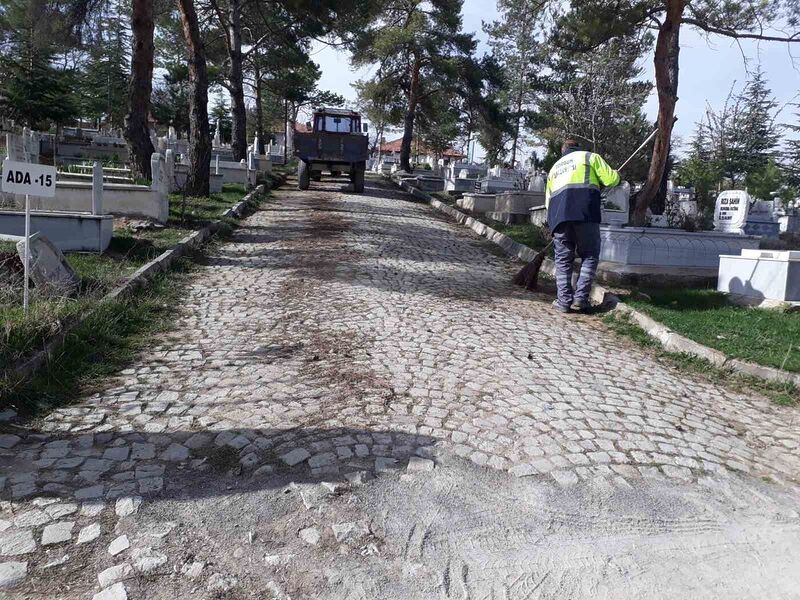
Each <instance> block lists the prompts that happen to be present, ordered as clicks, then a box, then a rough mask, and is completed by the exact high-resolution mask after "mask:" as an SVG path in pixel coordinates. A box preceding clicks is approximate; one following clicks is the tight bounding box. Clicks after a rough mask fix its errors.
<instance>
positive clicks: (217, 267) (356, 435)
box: [0, 181, 800, 598]
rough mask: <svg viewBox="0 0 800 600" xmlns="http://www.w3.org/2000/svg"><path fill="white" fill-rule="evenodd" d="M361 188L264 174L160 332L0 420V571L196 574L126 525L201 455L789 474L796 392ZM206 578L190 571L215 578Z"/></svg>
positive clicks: (49, 587)
mask: <svg viewBox="0 0 800 600" xmlns="http://www.w3.org/2000/svg"><path fill="white" fill-rule="evenodd" d="M368 185H369V187H368V193H367V194H365V195H363V196H360V195H351V194H345V193H340V188H341V187H342V184H339V183H325V184H315V185H314V187H315V188H316V191H311V192H305V193H300V192H296V191H292V190H281V191H279V192H278V194H277V198H276V201H275V202H271V203H270V204H267V205H265V207H264V210H261V211H259V212H257V213H256V214H255V215H253V216H252V217H250V218H249V219H248V220H247V221H246V223H245V225H244V227H243V228H241V229H240V230H238V231H237V232H236V233H235V235H234V236H233V238H232V239H231V240H230V241H229V242H228V243H225V244H224V245H222V246H221V247H219V248H218V249H217V250H216V251H215V252H214V254H213V256H211V257H210V258H208V259H205V260H204V261H203V263H202V264H201V265H200V266H199V268H198V269H197V271H196V272H195V273H194V274H193V275H192V278H191V282H190V284H189V288H188V290H187V293H186V299H185V304H184V306H183V307H181V310H180V315H179V317H178V321H177V324H176V328H175V331H174V332H173V333H171V334H169V335H167V336H164V337H163V338H162V339H158V340H154V342H153V347H152V349H151V351H148V352H147V353H146V354H144V355H142V356H141V357H140V358H139V359H138V360H137V361H136V363H135V365H134V366H133V367H132V368H130V369H128V370H126V371H124V372H122V373H120V375H119V376H118V377H116V378H115V379H114V380H112V381H111V382H110V383H109V385H108V387H107V388H106V389H105V390H104V391H103V392H102V393H99V394H96V395H94V396H92V397H87V398H85V399H83V400H82V401H80V402H78V403H76V404H75V405H73V406H71V407H69V408H63V409H60V410H57V411H55V412H53V413H52V414H50V415H49V416H47V417H46V418H45V419H44V420H43V421H42V422H40V423H38V424H36V427H35V428H33V429H23V430H15V431H9V432H8V433H5V434H0V449H1V450H0V452H1V454H0V467H2V473H1V474H0V490H2V494H3V498H4V500H3V502H2V505H0V561H4V562H3V564H2V565H0V584H5V585H7V586H11V585H15V586H16V587H15V588H13V589H14V590H15V591H14V592H13V593H17V594H19V595H20V596H25V597H27V596H28V595H30V596H31V597H76V598H77V597H92V595H93V594H95V593H98V592H99V593H100V594H101V595H100V596H98V597H100V598H124V597H125V594H126V593H132V594H134V595H133V596H132V597H140V596H138V595H136V594H135V593H134V592H132V591H131V590H132V589H133V588H132V587H131V585H130V584H129V583H125V582H126V581H129V580H131V578H132V577H139V578H140V579H139V584H138V585H140V586H143V585H145V583H146V577H147V576H148V575H153V574H158V573H164V572H167V573H170V572H171V573H174V572H176V571H179V572H182V573H183V574H184V575H185V574H186V572H187V571H188V572H189V573H188V576H190V577H196V578H197V579H198V580H199V579H200V578H201V577H205V576H206V575H205V573H206V572H207V570H206V571H203V573H204V574H202V575H201V571H202V570H203V564H204V563H201V562H194V561H192V560H190V559H187V558H186V557H184V558H183V559H182V561H183V562H181V563H180V564H178V563H175V560H176V559H173V558H172V557H170V556H169V555H168V553H167V552H166V551H165V550H160V549H159V547H160V546H159V542H158V540H161V539H163V538H165V537H168V536H169V535H170V533H169V532H170V527H168V526H167V527H166V529H165V531H164V532H155V533H153V532H152V531H151V532H150V533H148V534H147V535H149V536H150V537H149V538H147V537H146V536H144V537H142V536H143V535H144V534H141V532H138V530H135V529H130V535H129V536H128V537H126V534H124V533H123V532H124V531H126V527H128V526H130V527H133V525H126V524H130V523H135V522H136V519H137V515H139V514H140V512H139V511H140V507H142V506H148V505H149V504H151V503H153V502H156V501H158V499H159V498H170V497H176V496H179V495H180V494H181V493H182V492H183V491H185V490H186V489H187V488H189V487H191V489H192V494H193V497H195V498H203V497H214V496H215V495H216V494H218V492H219V487H218V486H219V485H222V484H220V483H219V481H216V483H208V484H207V485H208V487H207V488H205V487H203V486H200V485H198V484H197V482H198V481H207V480H206V479H203V477H204V476H207V475H208V474H209V473H215V472H218V471H226V472H229V473H230V472H231V470H233V472H234V473H236V474H237V476H239V478H240V479H246V480H247V481H249V482H253V481H255V482H257V481H259V480H263V481H268V480H270V478H277V477H283V478H286V477H289V478H293V479H294V480H301V479H303V480H306V481H314V480H318V479H328V480H339V481H346V480H350V481H351V482H354V483H355V482H358V481H360V480H361V479H362V478H364V477H367V476H369V475H370V474H372V473H376V474H378V475H380V474H382V473H384V472H391V471H394V470H398V469H408V470H409V471H411V472H415V471H427V470H428V469H430V468H432V467H433V466H434V462H438V461H439V460H440V458H441V457H443V456H445V455H447V456H456V455H457V456H459V457H463V458H465V459H468V460H469V461H472V463H474V464H476V465H478V466H481V467H483V466H485V467H487V468H490V469H494V470H496V471H498V472H501V473H502V472H507V473H510V475H512V476H516V477H520V478H526V479H527V478H531V479H539V480H542V481H548V482H550V484H551V485H554V486H555V487H556V489H559V488H566V489H569V488H571V487H572V486H578V485H580V484H581V481H582V480H585V481H591V482H595V483H596V482H597V481H604V482H606V483H607V485H608V486H611V487H612V488H619V489H630V488H635V487H636V486H639V485H643V484H645V483H647V482H653V481H656V482H662V483H663V482H666V483H669V482H675V483H676V484H680V485H686V486H687V487H691V486H693V485H696V484H697V482H698V480H702V481H706V480H708V478H709V477H710V478H712V479H713V478H723V479H724V478H737V479H738V480H739V481H747V480H750V479H752V480H753V481H756V480H758V479H761V478H767V479H769V480H770V481H771V482H773V484H772V485H774V486H778V487H779V488H780V489H781V490H785V491H787V493H788V492H792V493H793V492H794V490H795V489H796V488H795V484H796V482H797V480H798V477H799V476H800V453H799V452H798V448H799V447H800V427H798V418H797V412H796V411H793V410H791V409H784V408H779V407H775V406H773V405H772V404H770V403H769V402H768V401H767V400H765V399H763V398H759V397H754V396H753V395H752V394H749V393H742V392H740V391H737V390H731V389H725V388H722V387H719V386H717V385H713V384H710V383H708V382H705V381H702V380H700V379H698V378H696V377H692V376H690V375H685V374H681V373H679V372H676V371H674V370H671V369H669V368H667V367H665V366H663V365H662V364H660V363H659V362H657V361H656V360H655V359H654V358H651V357H650V356H648V355H647V354H646V353H644V354H643V352H642V351H641V350H639V349H638V348H634V347H632V346H630V345H629V344H628V343H627V342H624V341H622V340H620V339H618V338H616V337H615V336H613V335H612V334H610V333H609V332H607V331H606V330H605V329H604V327H603V325H602V324H601V323H599V322H598V320H596V319H593V318H587V317H578V316H567V315H562V314H559V313H556V312H555V311H553V310H552V309H551V307H550V306H549V301H548V299H547V298H544V297H537V296H534V295H531V294H528V293H523V292H521V291H520V290H518V289H516V288H514V287H513V286H511V285H510V283H509V280H510V276H511V274H512V273H513V270H514V269H515V268H517V265H515V264H513V263H511V262H510V261H508V260H507V259H506V258H503V257H501V256H498V255H497V254H496V253H494V252H493V251H492V250H491V248H490V247H489V246H487V245H486V244H485V243H484V242H482V241H480V240H478V239H477V238H476V237H475V236H474V235H472V234H471V233H468V232H467V231H466V230H464V229H461V228H459V227H458V226H456V225H454V224H453V223H451V222H448V221H446V220H444V219H443V218H440V217H439V216H437V214H435V213H434V212H433V211H432V210H431V209H430V208H428V207H427V206H424V205H421V204H416V203H411V202H408V201H405V200H404V199H403V198H405V197H404V196H401V195H400V194H399V193H398V192H395V191H393V190H390V189H389V188H388V187H385V186H384V185H383V184H380V185H379V184H377V183H376V182H374V181H373V182H369V184H368ZM409 460H410V462H409ZM432 461H433V462H432ZM387 476H390V475H387ZM505 477H506V478H509V475H507V474H506V475H505ZM510 480H511V481H516V480H515V479H514V478H511V479H510ZM191 481H194V482H195V483H191ZM204 485H205V484H204ZM215 485H216V486H217V487H215ZM227 489H230V487H228V488H227ZM304 498H305V497H304ZM781 514H784V513H781ZM786 515H788V516H786ZM784 516H785V519H789V521H790V522H791V524H792V526H793V527H796V526H797V518H798V517H797V513H794V514H792V513H791V511H789V512H788V513H785V515H784ZM173 526H174V524H173ZM797 531H800V530H797ZM162 533H163V534H162ZM301 533H302V532H301ZM303 535H304V536H305V535H306V534H303ZM308 535H309V536H312V537H313V535H312V534H311V533H308ZM413 535H414V534H413V532H412V533H409V536H410V537H413ZM137 536H138V537H137ZM159 536H160V537H159ZM304 539H305V538H304ZM336 539H337V540H338V539H339V536H338V534H337V538H336ZM143 540H144V541H143ZM153 540H156V541H153ZM250 541H251V542H252V540H250ZM129 546H130V548H129ZM795 550H796V549H795ZM65 556H66V558H65ZM115 556H119V557H121V559H120V560H117V559H115V558H114V557H115ZM76 557H77V558H76ZM98 557H100V558H98ZM59 561H61V562H59ZM192 569H195V570H197V574H195V573H193V572H192V571H191V570H192ZM98 570H100V571H101V573H100V579H99V584H100V585H99V586H98V580H96V579H95V578H96V576H97V571H98ZM103 573H105V575H103ZM142 577H144V578H145V580H142V579H141V578H142ZM214 577H216V579H215V578H214ZM214 577H211V578H210V580H208V581H207V582H204V583H203V585H204V586H205V585H206V584H207V587H206V588H204V587H202V586H201V587H199V588H198V589H201V590H202V589H207V590H209V593H214V594H216V593H223V592H226V591H227V590H230V589H231V588H234V587H235V584H234V583H231V582H230V581H228V580H226V579H225V577H224V576H223V575H220V574H215V575H214ZM143 581H145V583H143ZM126 585H127V588H126V587H125V586H126ZM101 588H102V589H103V591H102V592H101V591H100V590H101ZM136 589H139V590H142V589H145V588H142V587H139V588H136ZM147 589H150V588H147ZM270 589H271V588H270ZM448 589H449V585H448ZM126 590H127V592H126ZM153 593H155V592H152V591H151V594H153ZM198 593H199V592H198ZM492 593H494V592H492ZM274 594H275V597H282V596H280V595H279V593H278V592H277V591H276V592H274ZM141 597H155V596H152V595H150V596H148V595H142V596H141ZM237 597H238V596H237ZM301 597H322V594H319V595H314V594H311V595H302V594H301ZM342 597H343V598H344V597H350V596H346V595H343V596H342ZM353 597H355V596H353ZM364 597H369V595H368V594H367V595H366V596H364ZM422 597H424V596H422ZM430 597H449V596H430ZM453 597H461V596H455V595H454V596H453ZM464 597H467V596H464ZM476 597H477V596H476ZM486 597H487V598H488V597H494V596H489V595H487V596H486ZM498 597H499V596H498ZM509 597H520V598H522V597H526V598H527V597H537V596H534V595H530V596H529V595H524V596H523V595H519V596H514V595H512V596H509ZM597 597H600V596H597Z"/></svg>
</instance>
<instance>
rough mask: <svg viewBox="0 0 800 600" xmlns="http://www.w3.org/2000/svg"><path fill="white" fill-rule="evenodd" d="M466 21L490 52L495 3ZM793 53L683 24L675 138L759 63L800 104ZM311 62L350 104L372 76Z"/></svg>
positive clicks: (321, 53)
mask: <svg viewBox="0 0 800 600" xmlns="http://www.w3.org/2000/svg"><path fill="white" fill-rule="evenodd" d="M462 17H463V22H464V31H468V32H474V33H475V34H476V37H477V38H478V40H479V48H478V52H479V53H483V52H485V51H487V45H486V35H485V34H484V33H483V29H482V27H481V22H482V20H484V21H491V20H494V19H496V18H497V10H496V9H495V7H494V4H493V2H492V0H465V2H464V8H463V11H462ZM795 46H797V45H795ZM794 54H795V56H796V59H795V61H794V63H795V64H793V61H792V58H791V56H790V54H789V51H788V48H787V44H779V43H775V42H760V43H759V42H755V41H748V40H742V42H741V48H740V47H739V45H737V43H736V41H735V40H727V39H724V38H721V37H719V36H715V37H714V38H712V39H710V40H707V39H704V38H703V37H701V36H700V35H699V34H698V33H697V32H696V31H694V30H693V29H691V28H689V27H686V26H684V28H683V29H682V30H681V58H680V79H679V90H678V96H679V101H678V106H677V109H676V114H677V116H678V122H677V123H676V124H675V133H676V136H678V138H679V139H680V140H683V141H687V142H688V141H689V139H690V138H691V136H692V132H693V131H694V128H695V124H696V123H697V122H698V121H700V120H702V118H703V115H704V114H705V111H706V108H707V106H709V105H710V106H712V107H715V108H720V107H721V106H722V105H723V104H724V102H725V99H726V98H727V96H728V93H729V92H730V89H731V86H732V85H734V84H736V86H737V88H741V86H742V85H743V84H744V83H745V82H746V80H747V73H748V69H749V70H750V71H752V70H754V69H755V67H756V65H757V64H759V62H760V64H761V66H762V68H763V70H764V72H765V74H766V78H767V81H768V82H769V85H770V87H771V89H772V92H773V94H774V95H775V97H776V99H777V100H778V102H779V103H780V104H781V105H788V104H791V103H793V102H800V48H797V47H796V48H795V49H794ZM745 58H746V60H747V62H746V61H745ZM313 59H314V60H315V61H316V62H318V63H319V64H320V66H321V67H322V79H321V81H320V83H319V87H320V88H321V89H327V90H331V91H333V92H336V93H338V94H341V95H343V96H344V97H345V98H347V99H348V100H354V99H355V92H354V90H353V88H352V87H351V84H352V83H353V82H355V81H357V80H358V79H363V78H366V77H369V76H370V74H371V73H370V69H361V70H360V71H353V70H352V69H351V68H350V64H349V55H348V54H347V53H346V52H341V51H337V50H335V49H332V48H330V47H327V46H317V47H316V48H315V49H314V56H313ZM652 61H653V57H652V54H651V55H650V56H645V57H644V58H643V63H642V66H644V67H645V77H648V78H649V79H650V80H651V81H653V64H652ZM657 108H658V99H657V97H656V94H655V91H653V93H652V94H651V96H650V98H649V100H648V102H647V104H646V107H645V110H646V112H647V114H648V116H650V117H651V118H652V119H653V120H655V118H656V114H657ZM795 113H796V111H793V110H792V107H791V106H788V107H787V109H786V110H784V112H783V113H782V115H781V118H780V119H779V120H780V122H782V123H795V122H796V116H795Z"/></svg>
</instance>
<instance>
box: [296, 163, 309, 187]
mask: <svg viewBox="0 0 800 600" xmlns="http://www.w3.org/2000/svg"><path fill="white" fill-rule="evenodd" d="M310 170H311V169H309V168H308V163H307V162H306V161H304V160H301V161H300V162H299V163H298V164H297V187H298V189H301V190H307V189H308V187H309V186H310V185H311V177H310V175H311V173H310Z"/></svg>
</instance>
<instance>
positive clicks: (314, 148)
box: [294, 108, 369, 193]
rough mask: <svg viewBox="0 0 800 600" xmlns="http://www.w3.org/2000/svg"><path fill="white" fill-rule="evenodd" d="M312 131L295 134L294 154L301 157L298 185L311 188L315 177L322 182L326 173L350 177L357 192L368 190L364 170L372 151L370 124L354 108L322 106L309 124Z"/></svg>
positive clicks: (315, 179)
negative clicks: (369, 132)
mask: <svg viewBox="0 0 800 600" xmlns="http://www.w3.org/2000/svg"><path fill="white" fill-rule="evenodd" d="M306 127H307V128H308V129H310V130H311V131H308V132H297V133H295V134H294V155H295V156H296V157H297V158H298V161H299V162H298V166H297V186H298V187H299V188H300V189H301V190H307V189H308V188H309V186H310V185H311V180H312V179H313V180H314V181H320V179H321V178H322V174H323V173H324V172H328V173H330V174H331V175H332V176H334V177H338V176H340V175H341V174H343V173H347V174H348V175H349V176H350V181H352V182H353V191H354V192H357V193H361V192H363V191H364V172H365V171H366V170H367V156H368V153H369V149H368V140H367V135H366V133H367V124H366V123H364V124H363V125H362V123H361V115H360V114H359V113H358V112H356V111H353V110H344V109H339V108H318V109H316V110H315V111H314V116H313V120H312V121H310V122H309V123H307V124H306Z"/></svg>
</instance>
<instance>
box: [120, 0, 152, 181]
mask: <svg viewBox="0 0 800 600" xmlns="http://www.w3.org/2000/svg"><path fill="white" fill-rule="evenodd" d="M132 9H133V12H132V18H131V31H132V32H133V56H132V58H131V80H130V83H129V84H128V114H127V115H125V140H126V141H127V142H128V147H129V148H130V151H131V169H132V171H133V174H134V176H137V177H142V178H144V179H150V178H151V177H152V173H151V171H150V157H151V155H152V154H153V152H154V151H155V149H154V148H153V142H151V141H150V127H149V126H148V125H149V124H148V122H147V119H148V117H149V115H150V94H151V93H152V91H153V53H154V46H153V29H154V23H153V0H133V6H132Z"/></svg>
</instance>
